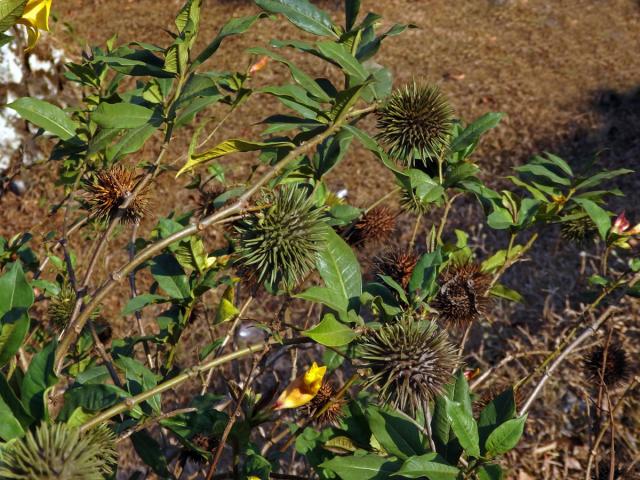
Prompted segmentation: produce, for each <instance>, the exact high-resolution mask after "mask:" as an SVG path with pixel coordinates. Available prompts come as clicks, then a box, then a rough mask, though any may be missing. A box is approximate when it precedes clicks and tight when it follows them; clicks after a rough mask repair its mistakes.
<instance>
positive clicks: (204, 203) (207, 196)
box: [193, 186, 225, 219]
mask: <svg viewBox="0 0 640 480" xmlns="http://www.w3.org/2000/svg"><path fill="white" fill-rule="evenodd" d="M224 191H225V190H224V188H222V187H221V186H214V187H204V188H203V189H201V190H200V191H199V192H198V199H197V200H196V209H195V210H194V212H193V213H194V215H195V216H196V218H198V219H201V218H204V217H208V216H209V215H211V214H212V213H213V212H215V211H216V206H215V205H214V201H215V199H216V198H218V197H219V196H220V195H222V194H223V193H224Z"/></svg>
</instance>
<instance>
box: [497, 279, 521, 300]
mask: <svg viewBox="0 0 640 480" xmlns="http://www.w3.org/2000/svg"><path fill="white" fill-rule="evenodd" d="M490 293H491V295H493V296H494V297H498V298H505V299H507V300H511V301H512V302H516V303H523V301H524V298H522V295H520V293H519V292H517V291H516V290H513V289H512V288H509V287H506V286H505V285H503V284H501V283H497V284H495V285H494V286H493V287H492V288H491V292H490Z"/></svg>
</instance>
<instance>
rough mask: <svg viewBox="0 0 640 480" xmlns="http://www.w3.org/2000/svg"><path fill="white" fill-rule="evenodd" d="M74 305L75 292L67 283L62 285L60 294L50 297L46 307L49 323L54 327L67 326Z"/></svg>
mask: <svg viewBox="0 0 640 480" xmlns="http://www.w3.org/2000/svg"><path fill="white" fill-rule="evenodd" d="M75 305H76V292H75V291H74V290H73V287H71V285H69V284H68V283H63V284H62V286H61V287H60V293H58V295H56V296H55V297H51V300H50V301H49V306H48V307H47V315H48V316H49V321H50V322H51V323H52V324H53V325H54V326H56V327H63V326H65V325H66V324H67V322H68V321H69V319H70V318H71V314H72V313H73V309H74V307H75Z"/></svg>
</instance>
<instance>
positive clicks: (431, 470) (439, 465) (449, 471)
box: [392, 452, 460, 480]
mask: <svg viewBox="0 0 640 480" xmlns="http://www.w3.org/2000/svg"><path fill="white" fill-rule="evenodd" d="M459 474H460V470H458V469H457V468H456V467H452V466H451V465H449V464H448V463H447V462H446V460H445V459H444V458H442V457H441V456H440V455H438V454H437V453H434V452H430V453H426V454H424V455H420V456H416V457H410V458H408V459H407V460H405V462H404V463H403V464H402V468H400V470H398V471H397V472H396V473H394V474H393V475H392V476H394V477H395V476H403V477H405V478H420V477H427V478H428V479H429V480H456V479H457V478H458V475H459Z"/></svg>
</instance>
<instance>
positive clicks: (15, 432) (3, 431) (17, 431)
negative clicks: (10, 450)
mask: <svg viewBox="0 0 640 480" xmlns="http://www.w3.org/2000/svg"><path fill="white" fill-rule="evenodd" d="M0 418H1V419H2V421H0V439H2V440H4V441H5V442H8V441H9V440H11V439H14V438H19V437H22V436H23V435H24V433H25V431H24V429H23V428H22V425H20V422H19V421H18V419H17V418H16V417H15V416H14V415H13V412H12V411H11V408H9V405H7V404H6V403H5V401H4V399H3V398H2V397H0Z"/></svg>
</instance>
